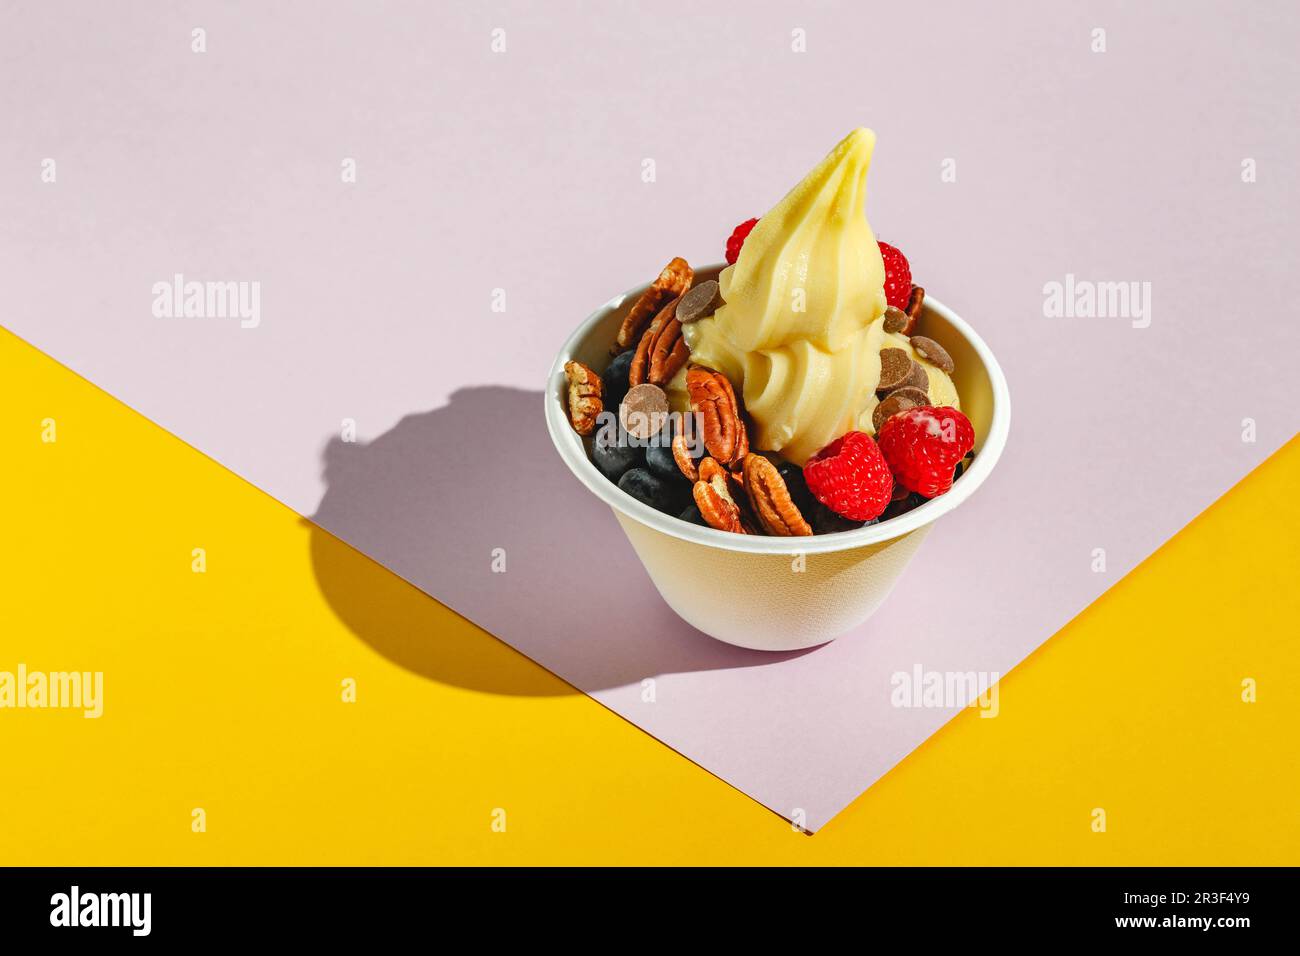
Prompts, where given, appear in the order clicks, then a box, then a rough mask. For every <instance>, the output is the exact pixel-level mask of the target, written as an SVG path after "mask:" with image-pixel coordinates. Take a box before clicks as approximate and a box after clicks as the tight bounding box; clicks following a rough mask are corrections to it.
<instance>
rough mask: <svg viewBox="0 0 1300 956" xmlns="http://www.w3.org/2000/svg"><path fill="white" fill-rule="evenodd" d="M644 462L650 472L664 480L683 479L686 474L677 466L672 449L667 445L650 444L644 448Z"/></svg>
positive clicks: (677, 480)
mask: <svg viewBox="0 0 1300 956" xmlns="http://www.w3.org/2000/svg"><path fill="white" fill-rule="evenodd" d="M645 463H646V467H648V468H649V469H650V470H651V471H652V472H654V473H655V475H657V476H658V477H660V478H663V479H664V480H666V481H673V482H679V481H685V480H686V476H685V475H683V474H682V470H681V469H680V468H678V467H677V460H676V459H675V458H673V450H672V448H670V447H669V446H667V445H650V446H649V447H648V448H646V450H645Z"/></svg>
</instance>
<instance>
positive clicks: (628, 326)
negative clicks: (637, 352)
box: [610, 257, 695, 354]
mask: <svg viewBox="0 0 1300 956" xmlns="http://www.w3.org/2000/svg"><path fill="white" fill-rule="evenodd" d="M694 278H695V272H694V270H692V269H691V267H690V265H689V264H688V263H687V261H686V260H685V259H682V258H681V257H678V258H676V259H673V261H672V262H670V263H668V265H666V266H664V268H663V271H662V272H660V273H659V278H657V279H655V281H654V282H653V283H651V285H650V288H648V289H646V290H645V291H644V292H642V293H641V297H640V298H639V299H637V300H636V303H635V304H634V305H633V306H632V311H630V312H629V313H628V314H627V315H626V316H624V318H623V324H622V325H621V326H620V327H619V330H618V338H617V340H616V344H615V346H614V347H613V348H612V349H610V351H611V352H613V353H615V354H617V353H618V352H622V351H623V350H624V349H629V348H631V347H632V346H633V345H635V344H636V341H637V339H639V338H640V337H641V333H642V332H644V331H645V328H646V326H647V325H649V324H650V320H651V319H653V318H654V317H655V316H656V315H657V314H658V313H659V310H660V309H662V308H663V307H664V304H665V303H667V302H671V301H672V300H673V299H675V298H677V297H678V296H679V295H681V294H682V293H683V292H685V291H686V290H687V289H689V288H690V287H691V280H692V279H694Z"/></svg>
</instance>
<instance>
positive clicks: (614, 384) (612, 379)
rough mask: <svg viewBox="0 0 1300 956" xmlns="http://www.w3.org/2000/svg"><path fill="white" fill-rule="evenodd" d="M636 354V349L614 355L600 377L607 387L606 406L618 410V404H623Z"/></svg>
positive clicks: (605, 387) (604, 396) (604, 397)
mask: <svg viewBox="0 0 1300 956" xmlns="http://www.w3.org/2000/svg"><path fill="white" fill-rule="evenodd" d="M635 355H636V352H635V351H627V352H620V353H619V354H618V355H616V356H614V359H613V361H611V362H610V363H609V367H608V368H606V369H605V374H604V375H602V376H601V377H600V379H601V384H602V385H603V386H604V389H605V391H604V395H603V400H604V403H605V407H606V408H608V409H610V410H611V411H617V410H618V406H619V405H621V404H623V396H624V395H626V394H627V390H628V381H627V380H628V373H629V372H630V371H631V370H632V359H633V357H634V356H635Z"/></svg>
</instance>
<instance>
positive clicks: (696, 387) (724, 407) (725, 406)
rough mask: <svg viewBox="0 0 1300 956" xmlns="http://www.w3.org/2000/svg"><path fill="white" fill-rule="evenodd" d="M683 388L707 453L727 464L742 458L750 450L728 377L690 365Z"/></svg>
mask: <svg viewBox="0 0 1300 956" xmlns="http://www.w3.org/2000/svg"><path fill="white" fill-rule="evenodd" d="M686 391H687V393H688V394H689V395H690V398H691V410H692V411H694V412H695V413H696V414H698V415H699V416H700V420H701V422H702V423H703V426H704V447H705V448H707V449H708V452H709V454H710V455H712V456H713V457H714V458H716V459H717V460H718V461H719V462H721V463H722V464H724V465H726V466H727V467H734V466H735V465H737V464H739V463H740V462H742V461H744V460H745V455H747V454H748V453H749V436H748V435H747V434H746V433H745V421H744V418H743V417H742V415H741V412H740V405H739V404H738V403H737V402H736V393H735V391H734V390H733V389H732V387H731V383H730V382H729V381H727V376H725V375H723V374H722V373H721V372H715V371H714V370H713V369H711V368H705V367H704V366H702V365H696V366H693V367H692V368H690V369H689V370H687V372H686Z"/></svg>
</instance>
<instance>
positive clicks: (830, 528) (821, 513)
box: [811, 502, 879, 534]
mask: <svg viewBox="0 0 1300 956" xmlns="http://www.w3.org/2000/svg"><path fill="white" fill-rule="evenodd" d="M811 513H812V521H811V524H812V528H813V533H814V534H836V533H838V532H840V531H857V530H858V529H859V528H865V527H866V526H867V525H869V524H875V523H876V521H877V520H879V519H877V518H872V519H871V520H870V521H850V520H849V519H848V518H844V517H841V516H840V515H837V514H836V513H835V512H834V511H831V509H830V508H827V507H826V506H825V505H824V504H821V503H820V502H818V503H817V505H816V507H814V508H812V509H811Z"/></svg>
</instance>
